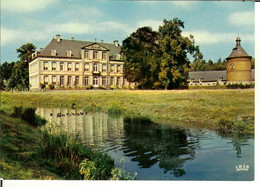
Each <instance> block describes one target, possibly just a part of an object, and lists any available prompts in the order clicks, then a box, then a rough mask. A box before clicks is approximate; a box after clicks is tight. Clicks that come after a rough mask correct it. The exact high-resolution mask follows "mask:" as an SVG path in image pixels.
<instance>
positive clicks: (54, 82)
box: [52, 76, 57, 85]
mask: <svg viewBox="0 0 260 187" xmlns="http://www.w3.org/2000/svg"><path fill="white" fill-rule="evenodd" d="M56 81H57V80H56V76H53V77H52V84H54V85H56Z"/></svg>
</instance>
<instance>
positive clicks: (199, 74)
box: [189, 69, 255, 82]
mask: <svg viewBox="0 0 260 187" xmlns="http://www.w3.org/2000/svg"><path fill="white" fill-rule="evenodd" d="M221 77H223V81H226V80H227V78H226V70H221V71H191V72H189V79H193V80H194V81H199V79H200V78H203V82H207V81H208V82H210V81H217V80H218V79H219V78H221ZM251 80H252V81H254V80H255V70H254V69H251Z"/></svg>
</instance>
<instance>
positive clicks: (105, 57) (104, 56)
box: [102, 52, 107, 60]
mask: <svg viewBox="0 0 260 187" xmlns="http://www.w3.org/2000/svg"><path fill="white" fill-rule="evenodd" d="M102 59H103V60H105V59H107V53H106V52H103V53H102Z"/></svg>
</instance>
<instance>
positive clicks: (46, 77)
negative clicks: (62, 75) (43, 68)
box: [44, 76, 49, 85]
mask: <svg viewBox="0 0 260 187" xmlns="http://www.w3.org/2000/svg"><path fill="white" fill-rule="evenodd" d="M48 82H49V79H48V76H44V84H45V85H48Z"/></svg>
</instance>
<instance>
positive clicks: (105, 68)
mask: <svg viewBox="0 0 260 187" xmlns="http://www.w3.org/2000/svg"><path fill="white" fill-rule="evenodd" d="M102 72H107V65H106V64H103V65H102Z"/></svg>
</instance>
